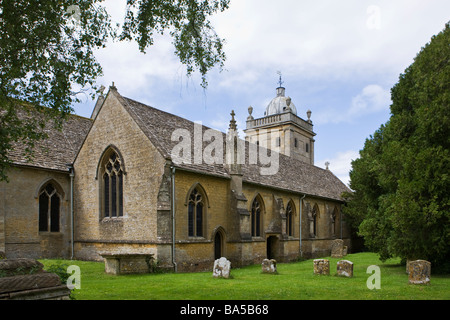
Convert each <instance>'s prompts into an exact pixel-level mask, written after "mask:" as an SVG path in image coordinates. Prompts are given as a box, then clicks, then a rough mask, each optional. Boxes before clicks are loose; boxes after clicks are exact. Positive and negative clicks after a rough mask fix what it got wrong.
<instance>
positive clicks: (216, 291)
mask: <svg viewBox="0 0 450 320" xmlns="http://www.w3.org/2000/svg"><path fill="white" fill-rule="evenodd" d="M327 259H329V260H330V276H317V275H314V274H313V260H306V261H302V262H296V263H279V264H277V269H278V274H277V275H270V274H262V273H261V266H260V265H254V266H248V267H244V268H239V269H232V270H231V275H232V279H214V278H213V277H212V270H211V272H202V273H178V274H175V273H164V274H145V275H120V276H113V275H107V274H105V272H104V264H103V263H99V262H86V261H70V260H40V261H41V262H42V263H43V264H44V266H45V267H48V266H50V265H52V264H57V263H60V262H62V263H64V264H67V265H78V266H79V267H80V270H81V289H77V290H75V291H74V293H73V296H74V297H75V299H77V300H191V299H192V300H313V299H324V300H328V299H331V300H352V299H371V300H379V299H381V300H395V299H408V300H410V299H418V300H425V299H440V300H443V299H444V300H450V275H436V274H432V275H431V283H430V284H429V285H410V284H408V275H407V274H406V272H405V266H404V265H400V260H399V259H391V260H388V261H386V262H385V263H382V262H381V261H380V260H379V259H378V255H376V254H374V253H357V254H350V255H347V256H346V257H345V258H344V259H346V260H350V261H352V262H353V264H354V274H353V278H343V277H337V276H335V275H334V274H335V272H336V264H337V262H338V261H339V260H342V259H336V258H329V257H328V258H327ZM370 265H378V266H379V267H380V269H381V289H379V290H377V289H374V290H369V289H368V288H367V286H366V281H367V279H368V278H369V277H370V276H371V274H367V273H366V271H367V267H368V266H370Z"/></svg>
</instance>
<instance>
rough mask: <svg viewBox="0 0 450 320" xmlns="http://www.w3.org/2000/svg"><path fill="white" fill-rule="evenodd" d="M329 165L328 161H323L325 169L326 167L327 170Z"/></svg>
mask: <svg viewBox="0 0 450 320" xmlns="http://www.w3.org/2000/svg"><path fill="white" fill-rule="evenodd" d="M329 165H330V162H328V161H327V162H325V169H327V170H330V169H329V168H328V166H329Z"/></svg>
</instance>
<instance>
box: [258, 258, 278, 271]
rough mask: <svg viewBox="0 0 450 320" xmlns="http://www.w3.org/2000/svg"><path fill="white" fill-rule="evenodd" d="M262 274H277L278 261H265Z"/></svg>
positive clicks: (262, 265)
mask: <svg viewBox="0 0 450 320" xmlns="http://www.w3.org/2000/svg"><path fill="white" fill-rule="evenodd" d="M261 269H262V273H277V261H276V260H274V259H270V260H269V259H264V260H263V262H262V264H261Z"/></svg>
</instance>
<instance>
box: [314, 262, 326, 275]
mask: <svg viewBox="0 0 450 320" xmlns="http://www.w3.org/2000/svg"><path fill="white" fill-rule="evenodd" d="M314 274H323V275H329V274H330V261H329V260H327V259H315V260H314Z"/></svg>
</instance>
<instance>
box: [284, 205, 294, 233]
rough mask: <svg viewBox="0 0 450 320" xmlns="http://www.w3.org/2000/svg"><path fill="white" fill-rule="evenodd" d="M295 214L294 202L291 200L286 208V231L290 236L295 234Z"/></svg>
mask: <svg viewBox="0 0 450 320" xmlns="http://www.w3.org/2000/svg"><path fill="white" fill-rule="evenodd" d="M293 214H294V210H293V208H292V203H291V202H289V203H288V205H287V208H286V233H287V235H288V236H290V237H292V236H293V227H292V226H293Z"/></svg>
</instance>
